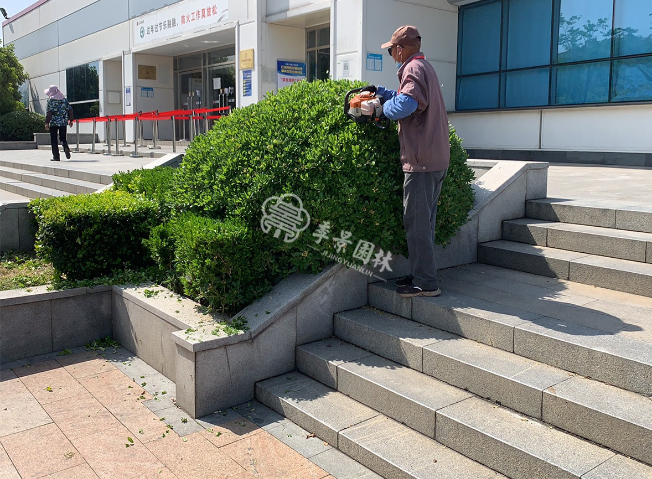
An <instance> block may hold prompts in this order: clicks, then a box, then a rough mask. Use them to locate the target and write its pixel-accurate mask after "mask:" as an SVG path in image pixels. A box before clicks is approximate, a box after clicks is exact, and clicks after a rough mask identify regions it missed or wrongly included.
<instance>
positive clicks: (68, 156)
mask: <svg viewBox="0 0 652 479" xmlns="http://www.w3.org/2000/svg"><path fill="white" fill-rule="evenodd" d="M64 153H65V154H66V158H68V159H70V150H66V151H65V152H64Z"/></svg>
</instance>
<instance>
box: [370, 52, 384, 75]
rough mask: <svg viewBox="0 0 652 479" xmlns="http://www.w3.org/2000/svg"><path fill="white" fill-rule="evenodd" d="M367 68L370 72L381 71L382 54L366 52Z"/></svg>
mask: <svg viewBox="0 0 652 479" xmlns="http://www.w3.org/2000/svg"><path fill="white" fill-rule="evenodd" d="M367 70H369V71H372V72H382V71H383V56H382V55H380V54H378V53H367Z"/></svg>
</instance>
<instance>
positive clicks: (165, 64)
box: [126, 54, 174, 140]
mask: <svg viewBox="0 0 652 479" xmlns="http://www.w3.org/2000/svg"><path fill="white" fill-rule="evenodd" d="M138 65H153V66H156V80H140V79H138ZM173 75H174V64H173V58H172V57H165V56H159V55H145V54H136V55H135V61H134V67H133V79H131V81H133V85H134V88H133V91H132V97H133V99H132V102H133V108H134V111H143V112H146V111H153V110H158V111H170V110H174V82H173V78H174V77H173ZM126 83H127V84H128V83H129V79H128V80H127V82H126ZM147 87H149V88H153V89H154V98H148V97H143V96H142V95H141V93H142V89H143V88H147ZM143 125H144V126H143V130H144V132H145V138H151V137H152V133H151V132H152V122H145V123H144V124H143ZM159 137H160V139H162V140H163V139H169V140H171V139H172V124H171V122H169V121H168V122H163V123H161V124H160V125H159Z"/></svg>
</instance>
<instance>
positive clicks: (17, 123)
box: [0, 110, 45, 141]
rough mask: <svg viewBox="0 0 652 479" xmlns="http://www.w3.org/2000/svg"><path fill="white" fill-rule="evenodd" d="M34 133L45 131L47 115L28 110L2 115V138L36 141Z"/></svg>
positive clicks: (0, 132)
mask: <svg viewBox="0 0 652 479" xmlns="http://www.w3.org/2000/svg"><path fill="white" fill-rule="evenodd" d="M34 133H45V117H44V116H43V115H39V114H37V113H33V112H31V111H27V110H21V111H13V112H11V113H7V114H6V115H3V116H2V117H0V140H2V141H34Z"/></svg>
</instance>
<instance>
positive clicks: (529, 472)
mask: <svg viewBox="0 0 652 479" xmlns="http://www.w3.org/2000/svg"><path fill="white" fill-rule="evenodd" d="M297 377H298V378H299V381H301V382H302V384H303V386H302V387H301V388H299V390H293V389H292V387H293V386H292V384H293V382H292V380H290V381H288V379H290V378H293V379H294V380H296V378H297ZM306 384H308V385H314V387H315V388H317V391H321V392H320V393H314V392H313V391H311V390H310V389H309V386H306ZM301 390H304V391H308V393H307V394H306V395H305V397H304V398H303V399H302V397H301V392H302V391H301ZM324 391H329V392H327V393H324ZM297 392H298V393H299V394H296V393H297ZM326 395H327V396H328V397H330V398H331V399H330V402H328V401H327V402H323V401H321V400H322V399H323V398H324V397H325V396H326ZM333 397H337V398H342V400H344V399H345V398H346V399H347V402H349V404H350V401H354V403H357V404H360V403H359V401H357V400H355V399H351V398H349V397H348V396H346V395H345V394H342V393H340V392H338V391H333V390H331V389H330V388H328V387H327V386H324V385H322V384H320V383H319V382H318V381H316V380H314V379H311V378H308V377H306V376H305V375H303V374H301V373H298V372H293V373H289V374H286V375H282V376H278V377H276V378H271V379H269V380H266V381H262V382H259V383H257V384H256V398H257V400H258V401H260V402H261V403H263V404H265V405H266V406H268V407H271V408H272V409H274V410H276V412H278V413H280V414H282V415H284V416H286V417H288V419H290V420H291V421H293V422H296V423H297V424H299V425H300V426H301V427H304V428H306V429H307V430H309V431H311V432H313V433H315V434H316V435H317V436H319V437H321V438H322V439H325V437H323V436H322V435H320V434H321V431H319V429H320V428H322V427H331V428H332V425H329V424H328V422H329V419H328V417H327V416H328V415H331V416H332V415H333V414H338V415H339V416H342V415H343V414H344V413H345V411H346V410H347V409H349V408H350V406H349V407H348V408H347V407H346V406H343V407H341V408H335V407H333V406H332V404H333V400H332V398H333ZM361 405H362V406H363V407H367V406H365V405H364V404H363V403H362V404H361ZM478 405H480V406H481V407H482V409H483V411H482V412H483V413H484V415H483V420H484V418H486V417H487V414H493V415H496V414H498V413H499V414H501V415H503V416H504V418H502V419H505V418H506V419H507V420H508V421H509V423H510V427H514V428H516V429H518V430H519V431H518V432H522V431H520V430H521V429H522V430H524V431H529V430H531V429H533V428H534V429H535V430H536V432H537V433H541V432H543V433H544V434H546V435H547V436H548V439H547V441H544V442H545V444H543V445H541V444H538V445H537V444H536V443H540V442H541V441H540V440H537V441H534V440H532V437H533V435H532V434H528V439H529V440H530V441H529V444H528V443H527V442H526V441H521V442H524V443H525V447H519V445H518V440H515V439H514V437H513V436H514V435H515V434H512V437H509V436H510V435H509V434H508V433H505V431H501V430H500V427H498V426H497V425H496V424H489V425H487V424H483V425H480V426H478V424H477V418H475V419H476V424H473V421H472V420H469V419H467V418H465V416H467V415H468V416H471V415H473V410H476V409H478ZM369 409H370V410H369ZM368 410H369V412H368V413H367V414H368V416H369V417H367V418H363V420H360V419H361V418H358V420H356V421H351V424H350V425H349V426H348V427H344V428H342V429H340V430H339V431H337V447H338V448H340V449H341V450H342V451H343V452H345V453H347V454H349V455H352V457H353V458H354V459H356V460H358V461H359V462H361V463H363V464H364V465H366V466H367V467H369V468H370V469H372V470H374V471H375V472H377V473H379V474H381V475H383V473H385V474H388V471H387V470H385V469H380V470H379V469H378V467H381V466H378V461H381V462H382V461H384V460H386V457H384V458H374V457H372V458H369V457H368V455H367V456H366V457H365V455H364V454H360V451H356V447H363V448H364V447H365V443H366V445H369V444H373V443H376V445H377V446H378V448H379V449H380V446H379V444H383V443H386V442H387V441H389V440H390V438H392V437H398V438H400V444H401V445H403V446H405V444H406V443H410V444H414V443H415V441H408V434H411V435H412V437H417V436H418V437H420V438H423V439H427V440H428V441H432V442H431V444H432V445H433V446H434V445H436V444H442V445H443V446H445V447H446V448H449V449H451V450H452V451H453V452H455V453H456V454H460V455H462V456H464V459H466V460H470V461H473V462H470V463H471V464H477V463H479V464H480V465H483V466H484V467H488V468H490V469H492V470H493V471H490V473H491V474H494V476H491V477H495V475H496V474H500V473H502V474H505V473H507V476H508V477H513V478H519V479H520V478H528V479H529V478H541V479H543V478H544V477H546V478H547V477H578V478H579V477H580V476H582V477H584V474H586V473H588V472H590V471H592V470H594V469H596V468H600V467H602V464H605V463H607V462H609V461H610V460H611V459H613V458H618V459H619V461H624V464H623V465H621V469H620V470H622V468H625V467H627V468H631V469H632V470H636V471H637V472H638V473H640V476H633V477H637V478H638V477H640V478H643V477H647V476H645V475H644V474H649V472H650V468H649V466H647V465H645V464H642V463H638V462H637V461H635V460H632V459H627V458H624V457H623V456H619V455H617V454H616V453H614V452H612V451H609V450H608V449H606V448H603V447H599V446H597V445H594V444H591V443H590V442H589V441H586V440H583V439H579V438H577V437H575V436H573V435H570V434H568V433H565V432H562V431H559V430H557V429H554V428H553V429H550V428H549V427H548V426H547V425H544V424H542V423H540V422H539V421H535V420H529V419H527V418H523V417H522V416H521V415H519V414H517V413H514V412H512V411H510V410H508V409H506V408H502V407H499V406H496V405H492V404H491V403H489V402H487V401H483V400H481V399H478V398H474V397H471V398H467V399H464V400H462V401H459V402H455V403H453V404H451V405H449V406H446V407H443V408H441V409H439V410H438V411H437V412H436V413H435V414H436V417H437V419H436V422H438V424H441V429H440V426H437V428H438V429H439V430H435V431H434V437H429V436H427V435H424V434H421V433H419V432H418V431H415V430H414V429H412V428H410V427H409V426H407V425H404V424H401V423H400V422H398V421H396V420H394V419H392V418H391V417H389V416H386V415H384V414H383V413H382V411H376V410H374V409H373V408H368ZM328 411H330V412H328ZM496 411H497V412H496ZM374 413H376V414H375V415H374ZM320 415H325V416H320ZM523 419H525V421H523ZM337 420H339V421H342V419H341V417H338V419H337ZM320 421H322V422H321V423H320ZM330 421H331V424H332V421H333V419H332V418H331V420H330ZM379 421H380V422H383V427H382V428H380V429H381V431H384V433H382V436H383V437H382V438H376V439H374V438H373V436H374V434H371V433H369V430H368V426H369V425H371V424H373V423H377V422H379ZM394 425H396V426H399V427H400V428H401V429H400V430H399V429H398V428H394ZM451 425H452V426H453V428H451ZM455 428H457V431H455V430H453V431H451V429H455ZM528 428H529V429H528ZM465 429H467V430H465ZM483 429H484V430H483ZM357 430H363V431H365V432H364V433H362V434H356V433H355V431H357ZM469 431H470V432H469ZM329 433H330V435H331V440H332V437H333V435H334V434H333V433H334V431H332V430H330V431H329ZM326 434H328V433H326ZM472 435H475V436H482V438H483V441H482V442H483V443H484V444H481V445H479V444H480V443H479V442H478V441H477V440H476V439H477V438H476V437H474V438H473V439H471V440H469V438H470V436H472ZM516 436H518V434H516ZM356 437H357V446H356V447H353V446H354V445H353V444H351V443H350V441H351V440H353V442H356ZM364 437H366V438H367V439H364ZM438 438H439V440H438ZM559 438H563V442H561V443H559V444H557V443H556V442H555V441H556V440H558V439H559ZM381 439H382V440H381ZM510 441H511V443H510ZM492 442H493V443H494V444H492ZM549 445H552V446H553V448H554V450H555V451H554V452H553V453H548V451H546V448H545V447H543V446H549ZM392 446H393V447H395V448H396V447H398V446H399V445H397V446H394V445H393V444H392ZM483 446H484V447H483ZM476 449H477V450H480V451H484V453H481V454H478V452H477V451H476ZM488 449H489V452H487V450H488ZM402 454H403V455H409V452H405V451H403V452H402ZM431 454H432V452H431ZM559 455H562V456H564V457H563V459H559V457H558V456H559ZM428 456H430V454H429V455H428ZM578 456H579V458H580V459H577V457H578ZM492 458H493V459H492ZM496 458H498V459H496ZM372 461H373V462H375V463H376V467H374V464H373V463H372ZM548 461H552V462H553V464H551V463H550V462H548ZM412 462H413V463H414V459H413V460H412ZM435 462H436V461H435ZM509 463H512V464H514V463H516V464H519V467H518V468H517V469H519V468H521V467H523V464H525V463H528V467H526V470H525V473H524V472H523V471H521V472H520V475H519V474H518V473H517V474H515V475H511V474H510V472H511V471H510V469H509V467H508V466H506V464H509ZM383 464H384V463H383ZM416 469H417V470H418V468H416ZM620 470H618V469H617V470H616V472H614V474H613V475H609V476H605V477H609V478H614V479H616V478H621V477H622V476H620V475H617V474H619V473H620ZM542 471H543V472H542ZM551 472H552V473H551ZM569 472H577V474H574V475H569V474H568V473H569ZM555 473H561V475H557V474H555ZM564 473H565V474H566V475H564ZM429 474H430V475H419V474H418V473H415V474H414V475H409V474H406V475H400V476H399V475H396V476H394V475H391V474H390V475H384V477H415V478H416V477H419V478H426V477H456V478H462V477H464V478H466V477H477V476H469V475H468V474H464V473H462V474H460V471H457V472H455V473H453V472H451V474H452V475H445V476H439V475H437V476H433V475H432V471H429ZM499 477H503V476H502V475H501V476H499Z"/></svg>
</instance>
